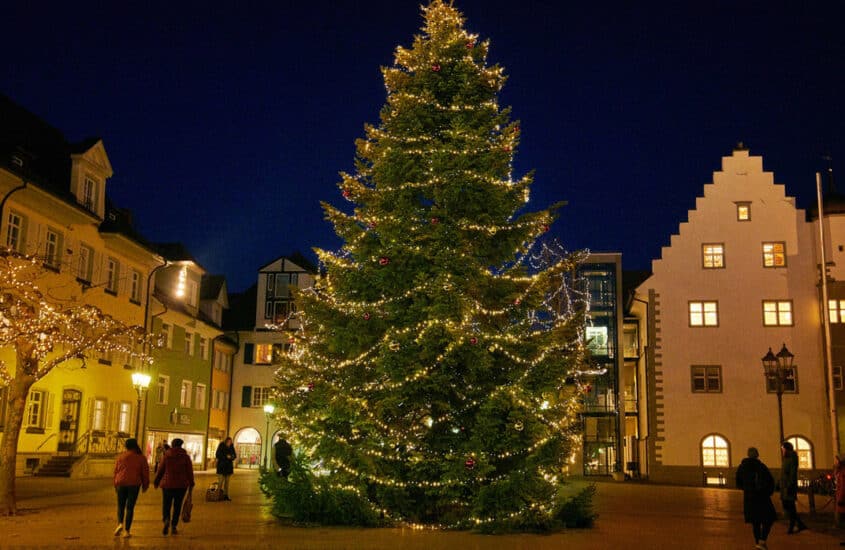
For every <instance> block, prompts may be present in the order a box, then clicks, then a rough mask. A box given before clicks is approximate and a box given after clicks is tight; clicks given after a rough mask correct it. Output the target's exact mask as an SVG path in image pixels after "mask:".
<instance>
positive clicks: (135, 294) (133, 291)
mask: <svg viewBox="0 0 845 550" xmlns="http://www.w3.org/2000/svg"><path fill="white" fill-rule="evenodd" d="M129 299H130V300H132V301H133V302H138V303H140V302H141V274H140V273H138V272H137V271H135V270H134V269H133V270H132V274H131V275H130V277H129Z"/></svg>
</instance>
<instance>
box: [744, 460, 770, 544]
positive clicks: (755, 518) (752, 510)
mask: <svg viewBox="0 0 845 550" xmlns="http://www.w3.org/2000/svg"><path fill="white" fill-rule="evenodd" d="M759 457H760V453H759V452H758V451H757V449H755V448H754V447H749V449H748V458H743V459H742V463H740V465H739V468H737V470H736V486H737V488H738V489H742V493H743V501H742V504H743V506H742V509H743V513H744V515H745V523H750V524H751V528H752V530H753V532H754V542H755V543H756V545H757V546H756V548H759V549H762V550H765V549H766V548H768V546H766V539H768V538H769V531H771V529H772V524H773V523H774V522H775V520H776V519H777V512H775V506H774V505H773V504H772V493H774V492H775V479H774V478H773V477H772V474H771V472H769V469H768V468H767V467H766V465H765V464H763V463H762V462H761V461H760V459H759Z"/></svg>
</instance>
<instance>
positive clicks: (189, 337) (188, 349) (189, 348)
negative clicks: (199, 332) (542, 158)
mask: <svg viewBox="0 0 845 550" xmlns="http://www.w3.org/2000/svg"><path fill="white" fill-rule="evenodd" d="M185 353H187V354H188V355H193V354H194V333H193V332H188V331H187V330H186V331H185Z"/></svg>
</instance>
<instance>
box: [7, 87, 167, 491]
mask: <svg viewBox="0 0 845 550" xmlns="http://www.w3.org/2000/svg"><path fill="white" fill-rule="evenodd" d="M0 120H2V121H3V123H2V125H0V222H1V223H0V246H5V247H8V248H11V249H14V250H16V251H18V252H21V253H25V254H35V255H37V256H39V257H41V258H43V265H44V268H45V274H46V276H45V277H44V278H43V280H42V281H41V282H40V284H39V286H40V288H41V290H42V291H43V292H45V294H46V295H47V296H48V297H49V298H51V299H55V300H61V301H66V300H71V301H73V302H76V303H79V304H91V305H95V306H97V307H98V308H100V309H101V310H102V311H103V312H105V313H107V314H109V315H111V316H113V317H114V318H116V319H118V320H120V321H122V322H124V323H126V324H128V325H139V326H143V325H144V324H145V323H144V321H145V302H146V300H145V298H146V292H147V284H148V278H149V276H150V274H151V273H152V271H153V269H155V268H156V266H158V265H161V264H162V263H163V259H162V258H161V256H159V255H158V254H157V253H156V252H154V251H153V250H152V249H151V248H149V247H148V246H147V245H146V244H144V242H143V241H142V240H141V239H140V238H138V237H137V236H136V235H135V234H134V233H133V231H132V229H131V224H130V223H129V216H128V213H127V212H125V211H123V210H120V209H118V208H115V207H114V206H112V205H111V204H110V203H109V201H108V200H107V198H106V184H107V181H108V179H109V178H111V176H112V167H111V163H110V162H109V158H108V155H107V154H106V149H105V147H104V145H103V142H102V140H99V139H90V140H86V141H84V142H81V143H77V144H71V143H69V142H68V141H67V140H66V139H65V137H64V136H63V135H62V134H61V132H59V131H58V130H56V129H55V128H52V127H50V126H49V125H48V124H46V123H45V122H43V121H42V120H40V119H39V118H38V117H36V116H35V115H33V114H31V113H29V112H28V111H26V110H25V109H23V108H22V107H20V106H18V105H16V104H15V103H13V102H12V101H10V100H9V99H8V98H6V97H4V96H0ZM0 359H2V360H3V361H4V362H5V363H6V364H7V366H8V367H9V369H10V371H13V369H14V365H15V356H14V350H11V349H0ZM127 363H129V361H128V360H127V358H125V357H117V356H107V357H98V356H90V355H89V356H86V357H84V358H80V359H74V360H70V361H67V362H65V363H63V364H61V365H60V366H58V367H57V368H55V369H53V371H51V372H50V373H49V374H48V375H46V376H45V377H44V378H42V379H41V380H39V381H38V382H36V383H35V385H34V386H33V387H32V389H31V391H30V394H29V397H28V399H27V403H26V410H25V418H24V425H23V429H22V431H21V435H20V441H19V447H18V455H17V472H18V474H19V475H22V474H30V473H41V474H47V473H49V472H50V471H53V472H55V473H56V474H60V475H73V476H85V475H102V474H103V473H110V471H111V470H110V469H111V468H112V466H113V458H114V454H115V453H116V452H117V451H118V450H119V449H120V448H121V446H122V442H123V440H124V439H125V438H126V437H129V436H131V435H134V432H135V426H136V421H137V419H138V405H139V403H140V400H139V398H138V395H137V393H136V391H135V389H134V388H133V386H132V380H131V374H132V371H133V370H134V369H135V368H136V367H138V365H132V364H127ZM6 398H7V392H6V389H5V388H0V407H2V410H0V422H4V420H3V419H5V416H6V414H5V413H6V401H7V399H6ZM0 428H2V426H0ZM0 435H2V434H0Z"/></svg>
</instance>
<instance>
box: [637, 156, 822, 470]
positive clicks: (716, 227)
mask: <svg viewBox="0 0 845 550" xmlns="http://www.w3.org/2000/svg"><path fill="white" fill-rule="evenodd" d="M814 227H815V226H814V224H812V223H811V222H808V221H807V216H806V213H805V212H804V211H803V210H801V209H798V208H797V207H796V205H795V200H794V198H792V197H790V196H788V195H786V192H785V188H784V186H783V185H779V184H775V183H774V176H773V174H772V173H771V172H766V171H765V170H764V169H763V159H762V158H761V157H758V156H751V155H750V154H749V152H748V151H747V150H745V149H743V148H741V147H739V148H737V149H736V150H734V151H733V153H732V154H731V155H730V156H727V157H724V158H723V159H722V169H721V170H720V171H717V172H715V173H714V174H713V183H709V184H706V185H705V186H704V194H703V195H702V196H700V197H699V198H698V199H697V201H696V206H695V209H693V210H691V211H689V217H688V220H687V221H686V222H683V223H681V224H680V227H679V230H678V233H677V234H675V235H672V237H671V242H670V244H669V246H666V247H664V248H663V249H662V253H661V257H660V258H659V259H657V260H654V262H653V264H652V275H651V277H649V278H648V279H647V280H646V281H645V282H643V283H642V284H640V285H639V287H638V288H637V292H636V296H635V297H634V300H635V301H634V303H633V306H634V307H632V312H633V313H634V314H635V315H636V320H637V322H638V323H640V326H646V327H647V336H646V338H645V339H644V340H643V341H642V342H641V345H642V348H641V349H643V352H642V354H641V356H642V357H643V358H644V363H645V365H644V367H642V368H643V369H644V372H647V377H646V379H647V381H648V387H647V388H646V395H645V397H646V401H647V410H648V413H649V414H648V426H647V429H646V431H645V437H646V441H647V445H646V447H647V453H648V456H647V457H645V461H646V462H647V463H648V475H649V478H650V479H652V480H654V481H661V482H671V483H684V484H702V483H704V484H712V485H724V484H730V483H731V482H729V481H728V480H730V479H731V473H732V471H733V470H734V469H735V468H736V467H737V466H738V465H739V463H740V461H741V460H742V458H743V457H745V456H746V450H747V449H748V447H752V446H753V447H757V448H758V449H759V451H760V455H761V459H762V460H763V461H764V462H766V463H767V464H769V465H770V466H773V467H775V468H777V467H779V466H780V435H779V421H778V400H777V396H776V393H775V391H776V384H775V383H774V381H773V379H771V378H767V377H766V376H765V375H764V370H763V365H762V362H761V358H762V357H763V356H764V355H766V353H767V351H768V350H769V349H770V348H771V349H772V350H773V351H774V352H778V350H780V349H781V347H782V346H783V345H786V346H787V347H788V349H789V350H791V352H792V353H794V355H795V360H794V366H793V367H792V369H791V371H790V372H789V376H788V378H787V380H786V381H785V384H784V390H785V393H784V394H783V425H784V428H783V429H784V437H785V438H786V439H789V440H791V441H792V442H793V444H794V445H795V447H796V450H797V451H798V455H799V460H800V468H801V471H802V472H801V475H802V476H804V477H810V476H811V475H812V471H813V470H814V469H821V470H825V469H828V468H829V467H830V464H831V462H832V458H833V455H834V450H833V448H832V443H831V441H832V437H831V426H830V422H829V417H828V414H827V406H826V402H827V389H826V371H825V361H824V353H823V352H824V348H823V331H822V328H823V327H822V316H823V315H824V309H823V308H822V307H821V302H820V300H819V285H818V282H819V276H818V268H817V264H818V259H817V246H816V236H817V234H816V233H815V232H814ZM632 320H633V319H632Z"/></svg>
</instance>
